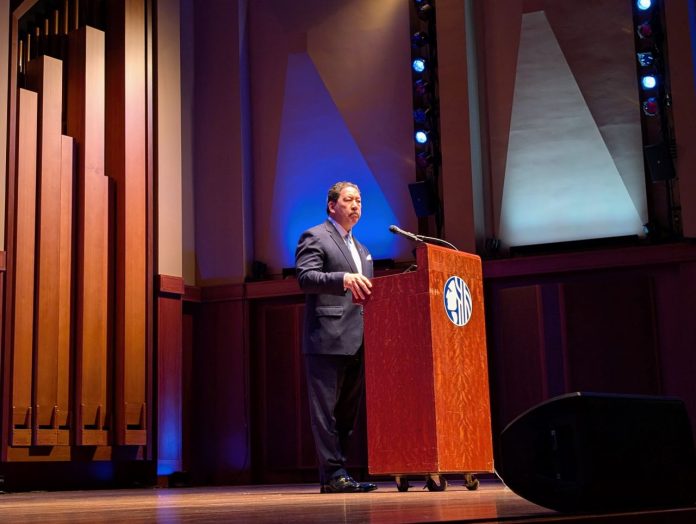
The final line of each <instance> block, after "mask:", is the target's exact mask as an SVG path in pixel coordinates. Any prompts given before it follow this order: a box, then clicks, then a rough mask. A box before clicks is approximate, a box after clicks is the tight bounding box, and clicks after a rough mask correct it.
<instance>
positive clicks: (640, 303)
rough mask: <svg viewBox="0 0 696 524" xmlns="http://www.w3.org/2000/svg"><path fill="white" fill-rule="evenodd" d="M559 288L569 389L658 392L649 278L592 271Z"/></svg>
mask: <svg viewBox="0 0 696 524" xmlns="http://www.w3.org/2000/svg"><path fill="white" fill-rule="evenodd" d="M562 290H563V293H562V296H563V318H564V322H565V326H566V330H565V336H566V362H567V369H568V371H567V373H568V386H569V390H570V391H601V392H607V393H636V394H645V395H659V394H661V393H662V390H661V384H660V371H659V362H658V354H657V351H658V344H657V341H656V333H655V329H656V328H655V323H656V318H655V312H654V305H653V304H654V302H655V299H654V297H653V281H652V278H650V277H648V276H643V275H626V276H622V277H619V276H617V275H614V276H612V277H611V278H609V277H605V278H597V277H594V278H592V279H591V280H588V281H584V282H568V283H565V284H564V285H563V286H562ZM600 297H601V298H600ZM629 327H630V329H629Z"/></svg>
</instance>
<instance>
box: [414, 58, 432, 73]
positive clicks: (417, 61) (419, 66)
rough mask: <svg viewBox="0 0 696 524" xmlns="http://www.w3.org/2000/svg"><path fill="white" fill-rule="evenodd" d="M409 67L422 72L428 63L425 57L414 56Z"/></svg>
mask: <svg viewBox="0 0 696 524" xmlns="http://www.w3.org/2000/svg"><path fill="white" fill-rule="evenodd" d="M411 67H412V68H413V70H414V71H415V72H416V73H423V72H424V71H425V70H426V69H427V67H428V63H427V62H426V60H425V58H414V59H413V62H411Z"/></svg>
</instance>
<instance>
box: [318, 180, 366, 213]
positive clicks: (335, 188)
mask: <svg viewBox="0 0 696 524" xmlns="http://www.w3.org/2000/svg"><path fill="white" fill-rule="evenodd" d="M346 187H354V188H355V189H356V190H357V192H358V193H360V188H359V187H358V186H356V185H355V184H354V183H353V182H336V183H335V184H334V185H332V186H331V187H330V188H329V194H328V195H327V196H326V214H327V215H330V214H331V213H330V211H329V202H338V197H339V195H340V194H341V191H343V188H346Z"/></svg>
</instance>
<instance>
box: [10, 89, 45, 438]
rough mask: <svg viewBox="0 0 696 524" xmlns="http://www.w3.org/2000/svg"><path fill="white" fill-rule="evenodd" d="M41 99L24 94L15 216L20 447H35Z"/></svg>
mask: <svg viewBox="0 0 696 524" xmlns="http://www.w3.org/2000/svg"><path fill="white" fill-rule="evenodd" d="M37 118H38V95H37V94H36V93H34V92H32V91H27V90H26V89H20V90H19V103H18V119H19V121H18V124H17V135H18V136H17V152H16V157H15V158H16V161H17V173H16V180H17V183H16V188H17V197H16V206H15V210H16V213H17V214H16V216H15V221H14V225H15V237H14V240H15V241H14V275H13V279H14V285H13V290H14V296H13V297H12V300H11V302H10V307H12V306H13V309H14V316H13V325H12V327H11V329H12V333H11V337H12V344H11V347H10V351H11V355H12V366H11V370H12V371H11V373H12V397H11V399H12V400H11V402H12V403H11V406H12V430H11V431H12V436H11V439H10V443H11V444H12V445H15V446H28V445H30V444H31V429H30V428H31V400H32V399H31V397H32V391H31V386H32V359H33V343H34V262H35V260H34V256H35V248H36V236H35V232H36V215H35V212H36V152H37V141H38V136H37V129H36V124H37Z"/></svg>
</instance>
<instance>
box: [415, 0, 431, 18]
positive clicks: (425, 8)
mask: <svg viewBox="0 0 696 524" xmlns="http://www.w3.org/2000/svg"><path fill="white" fill-rule="evenodd" d="M434 14H435V8H434V7H433V6H432V4H431V3H430V2H427V1H423V2H419V3H417V4H416V15H417V16H418V18H420V19H421V20H430V18H431V17H432V16H433V15H434Z"/></svg>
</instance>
